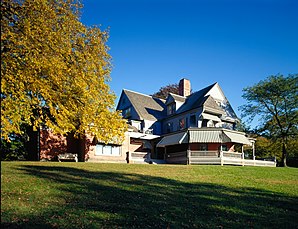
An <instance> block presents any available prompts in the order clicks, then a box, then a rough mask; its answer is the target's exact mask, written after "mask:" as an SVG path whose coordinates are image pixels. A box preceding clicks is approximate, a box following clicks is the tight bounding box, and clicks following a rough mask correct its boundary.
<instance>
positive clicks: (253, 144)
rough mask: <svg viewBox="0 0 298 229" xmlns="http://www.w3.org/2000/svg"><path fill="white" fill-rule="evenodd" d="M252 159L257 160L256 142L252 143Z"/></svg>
mask: <svg viewBox="0 0 298 229" xmlns="http://www.w3.org/2000/svg"><path fill="white" fill-rule="evenodd" d="M252 159H253V160H256V156H255V142H252Z"/></svg>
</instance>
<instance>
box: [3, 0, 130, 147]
mask: <svg viewBox="0 0 298 229" xmlns="http://www.w3.org/2000/svg"><path fill="white" fill-rule="evenodd" d="M80 7H81V6H80V4H79V3H78V2H77V1H74V0H55V1H54V0H24V1H16V0H3V1H2V5H1V12H2V18H1V28H2V32H1V74H2V80H1V132H2V136H3V137H4V138H7V137H8V135H9V134H10V133H16V134H22V132H21V128H20V127H21V125H22V124H29V125H32V126H34V127H36V128H39V127H40V126H42V125H46V126H47V127H49V128H50V129H52V130H53V131H54V132H57V133H61V134H64V133H66V132H75V133H76V134H77V135H80V134H85V133H86V132H91V133H92V134H94V135H96V136H97V138H98V139H101V140H102V141H104V142H108V141H113V140H114V141H115V139H116V141H118V142H119V141H120V142H121V141H122V139H123V136H124V132H125V130H126V124H125V121H124V120H122V118H121V116H120V114H119V113H118V112H117V111H115V110H114V100H115V95H114V93H112V92H111V90H110V88H109V85H108V84H107V82H108V81H109V80H110V71H111V63H110V60H111V57H110V55H109V54H108V47H107V45H106V41H107V39H108V32H107V31H101V30H100V29H99V28H97V27H92V28H87V27H86V26H84V25H83V24H82V23H81V22H80V21H79V9H80Z"/></svg>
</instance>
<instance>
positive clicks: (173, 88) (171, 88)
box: [152, 83, 179, 99]
mask: <svg viewBox="0 0 298 229" xmlns="http://www.w3.org/2000/svg"><path fill="white" fill-rule="evenodd" d="M169 93H173V94H176V95H179V85H178V84H177V83H176V84H169V85H167V86H164V87H161V88H160V89H159V91H158V92H155V93H154V94H153V95H152V96H153V97H156V98H161V99H166V98H167V96H168V94H169Z"/></svg>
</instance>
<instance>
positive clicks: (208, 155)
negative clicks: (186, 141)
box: [190, 150, 218, 157]
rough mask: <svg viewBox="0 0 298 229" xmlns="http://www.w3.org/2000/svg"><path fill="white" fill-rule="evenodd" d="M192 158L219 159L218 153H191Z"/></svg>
mask: <svg viewBox="0 0 298 229" xmlns="http://www.w3.org/2000/svg"><path fill="white" fill-rule="evenodd" d="M190 157H218V151H193V150H191V151H190Z"/></svg>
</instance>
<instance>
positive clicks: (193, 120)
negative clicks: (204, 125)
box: [189, 115, 197, 127]
mask: <svg viewBox="0 0 298 229" xmlns="http://www.w3.org/2000/svg"><path fill="white" fill-rule="evenodd" d="M189 125H190V127H197V123H196V115H191V116H190V118H189Z"/></svg>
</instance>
